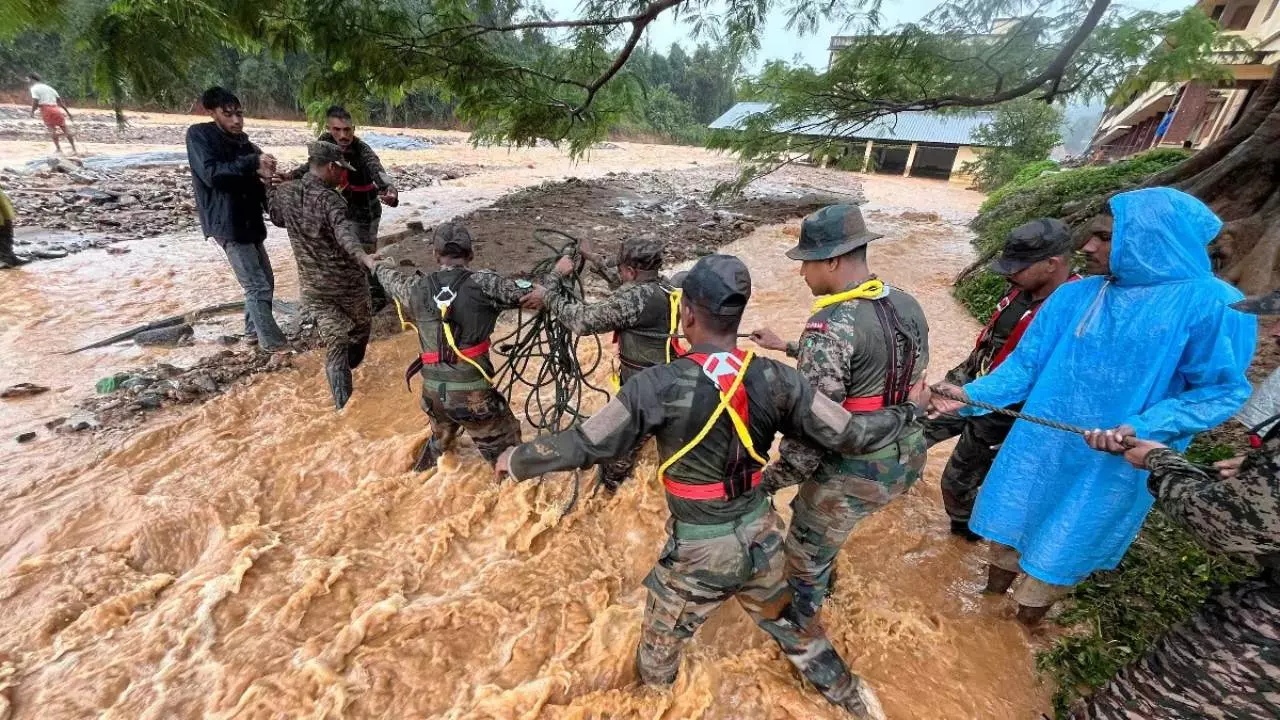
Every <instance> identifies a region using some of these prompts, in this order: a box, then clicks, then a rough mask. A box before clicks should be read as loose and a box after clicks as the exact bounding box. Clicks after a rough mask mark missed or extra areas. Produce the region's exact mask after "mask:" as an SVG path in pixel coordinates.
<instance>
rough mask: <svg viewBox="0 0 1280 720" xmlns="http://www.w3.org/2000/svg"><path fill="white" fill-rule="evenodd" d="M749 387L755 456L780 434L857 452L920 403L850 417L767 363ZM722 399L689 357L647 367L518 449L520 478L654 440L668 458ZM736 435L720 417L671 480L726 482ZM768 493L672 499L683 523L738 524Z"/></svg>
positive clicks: (894, 429) (752, 371)
mask: <svg viewBox="0 0 1280 720" xmlns="http://www.w3.org/2000/svg"><path fill="white" fill-rule="evenodd" d="M718 351H719V349H718V348H714V347H709V346H702V347H698V346H695V347H694V348H693V352H695V353H697V352H706V353H714V352H718ZM743 386H744V387H746V391H747V396H748V398H749V406H750V412H749V417H748V418H747V427H748V431H749V432H750V435H751V439H752V446H753V447H755V448H756V449H757V450H759V449H761V448H768V447H769V446H770V445H771V444H772V443H773V438H774V435H775V434H777V433H779V432H781V433H782V434H784V435H786V436H788V437H794V438H803V439H805V440H807V441H809V442H812V443H814V444H816V445H818V446H821V447H824V448H830V449H832V450H836V451H844V452H849V453H858V452H862V451H864V450H866V449H868V448H871V447H877V446H881V445H884V444H885V443H886V442H888V441H889V440H891V439H892V438H895V437H897V436H898V434H899V433H901V432H902V429H903V428H904V427H906V426H907V425H908V424H910V423H912V422H914V421H915V407H914V406H913V405H910V404H906V405H902V406H898V407H894V408H889V409H887V410H884V411H881V412H874V413H859V414H850V413H847V412H845V411H844V410H843V409H842V408H841V407H840V406H839V405H836V404H835V403H833V402H831V401H830V400H827V399H826V398H825V397H823V396H821V395H817V394H815V393H814V391H813V387H812V386H811V385H810V383H809V382H808V381H806V380H805V378H804V377H803V376H801V375H800V373H798V372H796V371H795V370H794V369H792V368H790V367H787V366H786V365H783V364H782V363H779V362H776V361H774V360H770V359H768V358H756V359H755V360H753V361H752V363H751V364H750V366H748V368H747V374H746V377H745V378H744V379H743ZM719 397H720V392H719V388H718V387H717V386H716V385H714V384H713V383H712V382H711V381H710V380H709V379H708V378H707V377H706V376H705V375H704V374H703V370H702V367H701V366H700V365H699V364H698V363H697V362H695V361H693V360H692V359H690V358H680V359H678V360H675V361H673V362H671V363H669V364H666V365H657V366H655V367H651V368H648V369H646V370H644V371H642V372H640V373H639V374H638V375H636V376H635V377H634V378H632V379H631V381H630V382H628V383H627V384H626V385H624V386H623V387H622V389H621V390H620V391H619V392H618V395H617V396H616V397H615V398H614V399H613V400H612V401H611V402H610V403H609V404H608V405H606V406H605V407H604V408H603V409H602V410H600V412H598V413H596V414H595V415H593V416H592V417H591V418H590V419H589V420H587V421H586V422H585V423H583V424H581V425H578V426H574V427H572V428H570V429H568V430H566V431H564V432H560V433H557V434H555V435H548V436H544V437H541V438H538V439H537V440H534V441H532V442H529V443H526V444H524V445H521V446H520V447H518V448H517V449H516V451H515V453H514V455H513V456H512V458H511V470H512V474H513V476H514V477H516V478H529V477H533V476H535V475H541V474H543V473H548V472H554V471H557V470H568V469H570V468H585V467H589V466H591V465H594V464H596V463H599V462H600V461H602V460H605V459H608V458H612V457H617V456H619V455H621V454H623V453H625V452H627V451H628V450H630V449H631V448H633V447H635V445H636V444H638V443H640V442H642V441H643V439H644V438H645V437H646V436H649V435H653V436H654V437H655V438H656V439H657V442H658V456H659V457H660V458H661V459H662V461H663V462H665V461H666V459H667V458H669V457H671V456H672V455H674V454H675V453H676V452H678V451H679V450H680V449H681V448H683V447H684V446H685V444H686V443H688V442H689V440H690V438H693V437H694V436H696V435H697V434H698V433H699V431H701V430H702V428H703V426H704V425H705V424H706V422H707V419H708V417H709V416H710V414H711V412H712V411H713V410H714V409H715V407H716V405H717V404H718V403H719ZM699 408H701V411H700V410H699ZM734 438H735V431H734V429H733V424H732V421H731V419H730V418H729V417H727V416H723V415H722V416H721V417H720V418H719V419H718V420H717V421H716V424H715V425H714V426H713V427H712V429H711V431H710V432H708V434H707V435H706V437H704V438H703V440H702V442H701V443H699V444H698V445H696V446H694V447H693V448H692V449H690V451H689V452H688V453H687V454H685V455H684V457H682V458H681V459H680V460H679V461H678V462H677V463H675V464H674V465H672V467H671V468H669V469H668V470H667V474H668V475H669V476H670V477H672V478H674V479H676V480H678V481H680V482H683V483H690V484H697V485H707V484H721V483H722V482H723V480H724V476H725V469H726V468H727V466H728V462H729V457H728V456H729V449H730V447H732V446H733V443H734ZM765 452H767V450H766V451H765ZM766 459H767V457H766ZM762 492H763V489H762V488H761V487H756V488H754V489H752V490H749V491H747V492H746V493H743V494H742V495H739V496H738V497H736V498H733V499H728V500H686V499H682V498H678V497H675V496H674V495H671V494H669V493H668V494H667V505H668V507H669V508H670V510H671V515H672V517H674V518H675V519H677V520H680V521H682V522H687V523H693V524H700V525H708V524H715V523H722V522H726V521H730V520H734V519H736V518H738V517H741V516H742V515H744V514H745V513H747V512H750V511H751V510H753V509H754V508H756V507H759V501H760V497H761V493H762Z"/></svg>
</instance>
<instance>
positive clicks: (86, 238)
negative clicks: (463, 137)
mask: <svg viewBox="0 0 1280 720" xmlns="http://www.w3.org/2000/svg"><path fill="white" fill-rule="evenodd" d="M94 159H95V158H89V159H86V160H80V159H77V158H51V159H50V160H49V161H48V162H46V161H38V162H36V163H34V164H33V166H34V167H38V168H40V169H38V170H37V171H35V172H33V173H30V174H23V173H19V172H9V171H6V172H4V173H0V184H3V185H4V187H5V191H6V193H8V195H9V197H10V199H12V200H13V204H14V207H15V209H16V210H17V211H18V223H19V230H20V232H19V233H17V235H16V237H15V238H14V248H15V250H16V251H17V252H18V253H19V254H24V255H29V256H31V257H33V258H36V259H55V258H62V257H66V256H67V255H68V254H69V253H75V252H81V251H83V250H88V249H91V248H97V247H105V246H107V245H110V244H111V243H116V242H121V241H125V240H137V239H141V238H149V237H156V236H160V235H169V234H174V233H195V232H198V227H199V217H198V215H197V213H196V204H195V198H194V196H193V194H192V188H191V172H190V170H188V168H187V167H186V165H185V160H184V161H183V164H182V165H181V166H167V167H152V166H144V167H92V165H93V164H94V163H93V160H94ZM102 159H104V160H106V159H108V158H102ZM388 172H389V173H390V174H391V176H392V177H393V178H394V179H395V181H396V185H397V187H399V188H400V189H401V190H402V191H403V190H412V189H414V188H419V187H428V186H431V185H435V184H438V183H439V182H440V181H441V180H443V179H450V178H457V177H462V176H463V175H466V174H468V173H469V172H471V169H470V168H468V167H467V166H461V165H447V166H436V165H425V164H414V165H405V166H394V165H393V166H390V167H389V168H388ZM22 226H28V227H22ZM36 228H41V229H43V230H45V231H62V232H60V233H58V237H56V238H52V239H50V238H46V237H45V235H46V234H47V233H44V232H36V231H35V229H36ZM77 233H78V234H77ZM116 252H119V253H124V252H128V250H127V249H122V250H117V251H116Z"/></svg>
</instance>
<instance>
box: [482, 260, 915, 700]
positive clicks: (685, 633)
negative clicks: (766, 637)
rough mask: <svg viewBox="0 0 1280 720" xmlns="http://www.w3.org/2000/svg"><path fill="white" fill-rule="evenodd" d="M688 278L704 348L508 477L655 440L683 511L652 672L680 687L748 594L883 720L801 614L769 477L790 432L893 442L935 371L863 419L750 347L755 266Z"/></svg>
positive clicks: (649, 664)
mask: <svg viewBox="0 0 1280 720" xmlns="http://www.w3.org/2000/svg"><path fill="white" fill-rule="evenodd" d="M681 285H682V288H683V290H684V293H683V297H682V299H681V304H680V321H681V324H682V326H683V327H684V333H685V337H686V338H687V339H688V341H689V342H690V343H691V344H692V346H693V348H692V350H691V351H690V352H689V353H687V354H685V355H684V356H682V357H680V358H679V359H676V360H673V361H672V362H671V363H669V364H665V365H658V366H655V367H651V368H648V369H646V370H643V371H641V372H639V373H638V374H636V375H635V377H633V378H631V380H630V381H629V382H627V383H626V384H625V385H623V386H622V389H621V390H620V391H619V392H618V395H617V396H616V397H615V398H614V399H613V400H612V401H610V402H609V404H608V405H606V406H605V407H604V408H603V409H602V410H600V412H598V413H596V414H595V415H593V416H592V417H591V418H590V419H589V420H587V421H586V422H585V423H583V424H582V425H580V426H575V427H573V428H570V429H569V430H566V431H564V432H560V433H556V434H554V435H549V436H545V437H541V438H538V439H537V440H534V441H532V442H529V443H526V444H524V445H521V446H519V447H517V448H513V449H511V450H509V451H507V452H506V453H504V454H503V456H502V457H501V458H500V459H499V461H498V472H499V474H501V473H504V472H507V473H510V474H511V476H512V477H513V478H515V479H517V480H520V479H526V478H530V477H534V476H536V475H541V474H543V473H548V472H554V471H557V470H568V469H570V468H586V467H589V466H591V465H593V464H596V463H599V462H602V461H605V460H608V459H609V458H615V457H620V456H622V455H625V454H626V453H628V452H630V451H631V449H632V448H634V447H635V446H636V445H637V444H638V443H640V442H642V441H643V439H644V438H645V437H647V436H649V435H653V436H654V437H655V438H657V442H658V456H659V458H660V459H661V465H660V467H659V468H658V474H659V476H660V478H661V481H662V484H663V488H664V489H665V490H666V497H667V507H668V508H669V509H670V511H671V518H670V519H669V520H668V521H667V533H668V539H667V543H666V546H665V547H664V548H663V550H662V554H661V555H660V556H659V558H658V562H657V564H656V565H655V566H654V568H653V570H652V571H650V573H649V575H648V577H646V578H645V580H644V585H645V587H646V588H647V589H648V593H649V594H648V601H647V602H646V604H645V613H644V620H643V624H642V626H641V631H640V646H639V648H638V649H637V651H636V669H637V671H638V672H639V674H640V678H641V680H643V681H644V682H645V683H647V684H650V685H669V684H671V683H672V682H674V681H675V679H676V673H677V671H678V670H679V668H680V656H681V652H682V651H683V649H684V646H685V643H687V642H688V641H689V639H690V638H691V637H693V634H694V633H695V632H696V631H697V629H698V628H699V627H700V626H701V625H702V623H703V622H705V621H706V620H707V618H708V617H709V616H710V615H711V613H713V612H714V611H715V610H716V608H718V607H720V606H721V605H722V604H724V602H725V601H727V600H729V599H730V598H732V597H736V598H738V602H739V604H740V605H741V606H742V608H743V609H744V610H746V611H747V613H748V614H749V615H750V616H751V617H752V619H753V620H755V622H756V623H757V624H758V625H759V626H760V627H761V628H762V629H764V630H765V632H768V633H769V634H770V635H771V636H772V637H773V638H774V639H775V640H776V641H777V642H778V644H779V645H780V646H781V647H782V650H783V652H784V653H785V654H786V656H787V659H788V660H790V661H791V663H792V664H793V665H795V667H796V668H797V669H798V670H799V671H800V673H801V674H802V675H803V676H804V677H805V679H807V680H808V681H809V682H811V683H812V684H813V686H814V687H816V688H817V689H818V691H819V692H821V693H822V694H823V695H824V696H825V697H826V698H827V699H828V700H830V701H831V702H833V703H835V704H836V705H838V706H840V707H842V708H844V709H846V710H848V711H849V712H851V713H853V714H854V715H855V716H857V717H859V718H883V717H884V713H883V711H882V710H881V709H880V704H879V702H878V701H877V700H876V698H875V694H874V693H873V692H872V691H871V689H870V688H869V687H868V686H867V685H866V684H865V683H863V682H862V680H861V679H860V678H858V677H857V676H855V675H853V674H852V673H850V672H849V669H848V667H847V666H846V665H845V663H844V661H843V660H842V659H841V658H840V656H839V654H837V652H836V650H835V648H834V647H832V645H831V641H830V640H828V639H827V637H826V634H825V633H824V632H823V631H822V628H821V626H819V625H818V624H817V623H812V624H811V623H806V622H804V621H803V620H802V619H800V618H797V617H795V615H794V614H793V613H792V612H791V609H792V607H793V606H792V605H791V603H789V602H788V594H789V593H788V591H787V584H786V579H785V576H786V562H785V560H784V558H783V554H782V521H781V520H780V519H779V518H778V515H777V513H775V512H774V510H773V505H772V502H771V501H770V498H769V494H768V493H767V492H765V491H764V488H762V487H761V486H760V471H761V469H762V468H763V467H764V466H765V465H766V464H767V462H768V459H767V457H766V456H765V454H766V453H768V448H769V446H770V445H771V444H772V442H773V438H774V436H775V435H776V434H777V433H779V432H781V433H783V434H785V435H786V436H788V437H794V438H799V439H804V440H806V441H808V442H811V443H814V444H816V445H819V446H821V447H824V448H827V449H829V450H831V451H835V452H842V453H849V454H857V453H862V452H866V451H867V450H868V449H869V448H873V447H880V446H883V445H884V444H886V443H889V442H892V440H893V439H894V438H896V437H899V436H900V435H901V433H902V432H903V429H904V428H906V427H909V426H911V425H912V424H914V423H915V422H916V418H917V412H918V409H919V407H920V403H922V402H926V401H927V397H928V388H927V387H926V385H925V383H924V381H923V379H922V380H921V382H919V383H917V384H916V385H915V386H914V387H912V388H911V392H910V394H909V396H908V397H907V398H904V402H903V403H902V404H899V405H895V406H893V407H890V408H885V409H883V410H880V411H876V412H867V413H857V414H853V415H851V414H849V413H847V412H845V411H844V410H843V409H841V408H840V406H839V405H838V404H836V403H834V402H832V401H831V400H828V399H827V398H826V397H825V396H823V395H822V394H820V393H814V391H813V388H812V387H811V386H810V384H809V382H808V381H807V380H806V379H805V378H804V377H803V376H802V375H801V374H800V373H798V372H796V371H795V370H793V369H792V368H789V367H787V366H786V365H783V364H782V363H779V362H775V361H773V360H769V359H767V358H756V357H754V355H753V353H750V352H744V351H743V350H741V349H739V348H738V347H737V332H738V327H739V324H740V323H741V321H742V313H743V311H744V310H745V309H746V305H747V300H748V298H749V297H750V296H751V276H750V274H749V273H748V272H747V266H746V265H744V264H743V263H742V261H741V260H739V259H738V258H736V257H732V256H729V255H708V256H706V257H703V258H701V259H700V260H698V262H697V263H695V264H694V266H693V268H692V269H691V270H690V271H689V273H688V275H687V276H685V278H684V280H683V282H682V283H681Z"/></svg>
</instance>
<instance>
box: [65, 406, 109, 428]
mask: <svg viewBox="0 0 1280 720" xmlns="http://www.w3.org/2000/svg"><path fill="white" fill-rule="evenodd" d="M101 426H102V423H101V422H100V421H99V420H98V416H97V415H94V414H93V413H91V412H88V411H86V410H81V411H79V412H77V413H75V414H73V415H72V416H71V417H69V418H67V424H66V427H67V429H69V430H71V431H72V432H81V431H83V430H97V429H98V428H99V427H101Z"/></svg>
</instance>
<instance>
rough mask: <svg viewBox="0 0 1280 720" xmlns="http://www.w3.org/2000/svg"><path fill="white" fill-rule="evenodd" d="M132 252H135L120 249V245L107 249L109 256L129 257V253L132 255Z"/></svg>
mask: <svg viewBox="0 0 1280 720" xmlns="http://www.w3.org/2000/svg"><path fill="white" fill-rule="evenodd" d="M131 252H133V251H132V250H130V249H129V248H127V247H120V246H118V245H112V246H111V247H109V248H107V254H108V255H127V254H128V253H131Z"/></svg>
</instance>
